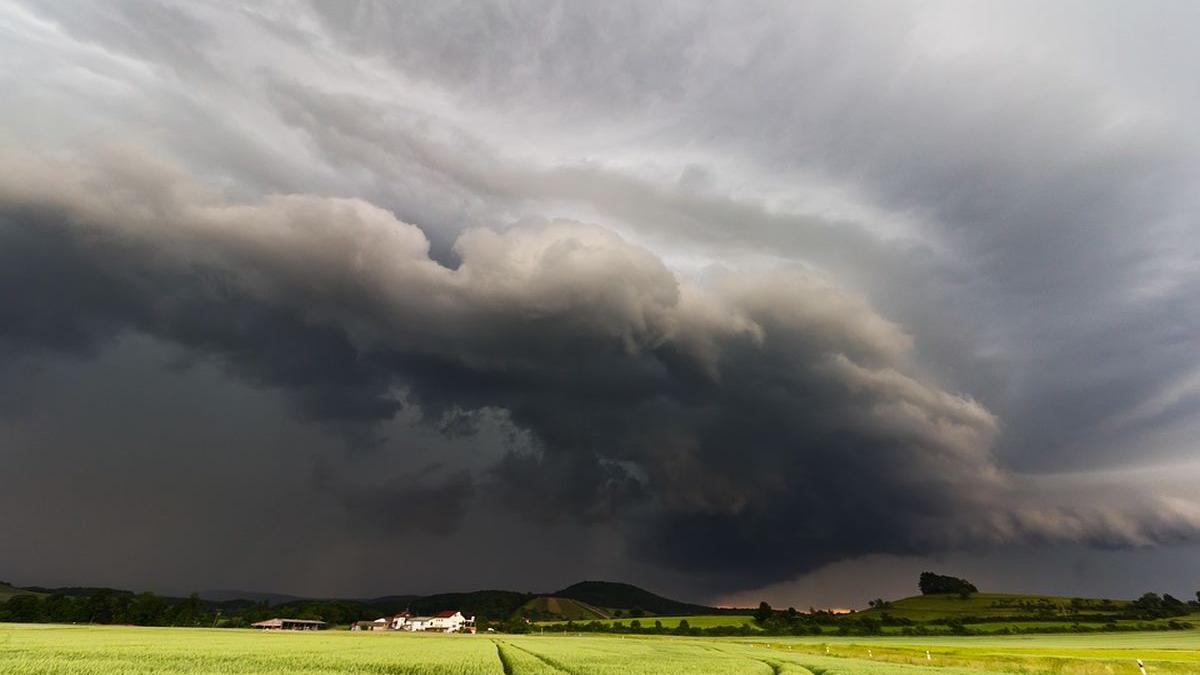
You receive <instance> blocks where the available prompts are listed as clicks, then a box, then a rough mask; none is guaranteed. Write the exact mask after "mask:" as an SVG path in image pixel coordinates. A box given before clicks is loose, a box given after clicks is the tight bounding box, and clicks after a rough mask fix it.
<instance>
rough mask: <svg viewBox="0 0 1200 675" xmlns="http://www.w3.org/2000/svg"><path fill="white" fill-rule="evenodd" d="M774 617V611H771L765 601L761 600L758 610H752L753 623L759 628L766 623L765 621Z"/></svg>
mask: <svg viewBox="0 0 1200 675" xmlns="http://www.w3.org/2000/svg"><path fill="white" fill-rule="evenodd" d="M774 615H775V610H773V609H771V606H770V605H769V604H767V601H766V600H763V601H762V602H760V603H758V609H756V610H754V622H755V623H757V624H758V625H760V626H761V625H762V624H764V623H766V622H767V619H770V618H771V617H772V616H774Z"/></svg>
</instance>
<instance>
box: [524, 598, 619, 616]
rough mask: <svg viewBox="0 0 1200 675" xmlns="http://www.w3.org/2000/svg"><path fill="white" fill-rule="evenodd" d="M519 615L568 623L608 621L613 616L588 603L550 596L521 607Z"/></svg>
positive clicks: (531, 601)
mask: <svg viewBox="0 0 1200 675" xmlns="http://www.w3.org/2000/svg"><path fill="white" fill-rule="evenodd" d="M518 613H519V614H520V615H521V616H523V617H528V618H530V619H532V620H534V621H543V620H568V621H592V620H595V619H608V618H610V617H611V616H612V614H610V613H609V612H607V611H605V610H603V609H600V608H599V607H594V606H592V605H589V604H588V603H586V602H582V601H580V600H574V599H572V598H558V597H554V596H549V595H543V596H540V597H537V598H534V599H532V600H530V601H529V602H527V603H525V604H524V605H521V608H520V610H518Z"/></svg>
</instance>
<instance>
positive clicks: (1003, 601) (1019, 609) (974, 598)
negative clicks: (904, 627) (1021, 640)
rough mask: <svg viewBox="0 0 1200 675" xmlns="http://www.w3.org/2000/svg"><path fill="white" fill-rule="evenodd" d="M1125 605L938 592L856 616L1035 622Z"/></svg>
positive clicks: (1114, 611)
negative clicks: (993, 619) (1012, 619)
mask: <svg viewBox="0 0 1200 675" xmlns="http://www.w3.org/2000/svg"><path fill="white" fill-rule="evenodd" d="M1128 605H1129V601H1128V600H1106V599H1098V598H1070V597H1065V596H1056V595H1021V594H1016V593H972V594H971V595H970V596H969V597H967V598H962V597H959V595H958V594H956V593H938V594H932V595H917V596H914V597H911V598H904V599H903V600H895V601H892V602H890V603H888V605H887V606H885V607H872V608H871V609H868V610H864V611H861V612H858V616H882V615H883V614H884V613H887V614H889V615H891V616H893V617H895V618H898V619H912V620H913V621H930V620H935V619H945V618H953V617H976V618H981V619H983V618H996V617H1013V618H1018V619H1020V620H1035V619H1053V618H1054V617H1056V616H1066V615H1074V614H1089V615H1108V614H1117V613H1120V612H1121V611H1122V610H1124V609H1125V608H1126V607H1127V606H1128Z"/></svg>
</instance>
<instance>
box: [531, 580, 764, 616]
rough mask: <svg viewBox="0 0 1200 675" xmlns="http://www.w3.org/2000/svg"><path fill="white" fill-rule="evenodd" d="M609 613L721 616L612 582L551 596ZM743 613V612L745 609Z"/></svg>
mask: <svg viewBox="0 0 1200 675" xmlns="http://www.w3.org/2000/svg"><path fill="white" fill-rule="evenodd" d="M550 595H551V596H553V597H557V598H569V599H571V600H578V601H580V602H584V603H587V604H588V605H591V606H593V607H601V608H604V609H606V610H611V609H621V610H641V611H642V612H644V613H645V614H646V615H662V616H672V615H676V616H677V615H684V614H719V613H721V611H720V610H718V609H714V608H712V607H705V606H703V605H693V604H690V603H686V602H679V601H678V600H671V599H669V598H664V597H662V596H661V595H655V594H654V593H651V592H650V591H647V590H646V589H644V588H638V587H637V586H632V585H630V584H621V583H615V582H611V581H581V582H579V583H577V584H574V585H571V586H567V587H566V588H564V589H562V590H561V591H557V592H555V593H551V594H550ZM743 611H744V610H743Z"/></svg>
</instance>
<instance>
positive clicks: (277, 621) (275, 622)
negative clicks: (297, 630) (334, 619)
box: [253, 617, 325, 626]
mask: <svg viewBox="0 0 1200 675" xmlns="http://www.w3.org/2000/svg"><path fill="white" fill-rule="evenodd" d="M284 623H303V624H309V625H313V626H324V625H325V622H324V621H314V620H312V619H281V618H279V617H275V618H274V619H267V620H266V621H259V622H257V623H255V624H253V625H255V626H282V625H283V624H284Z"/></svg>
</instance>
